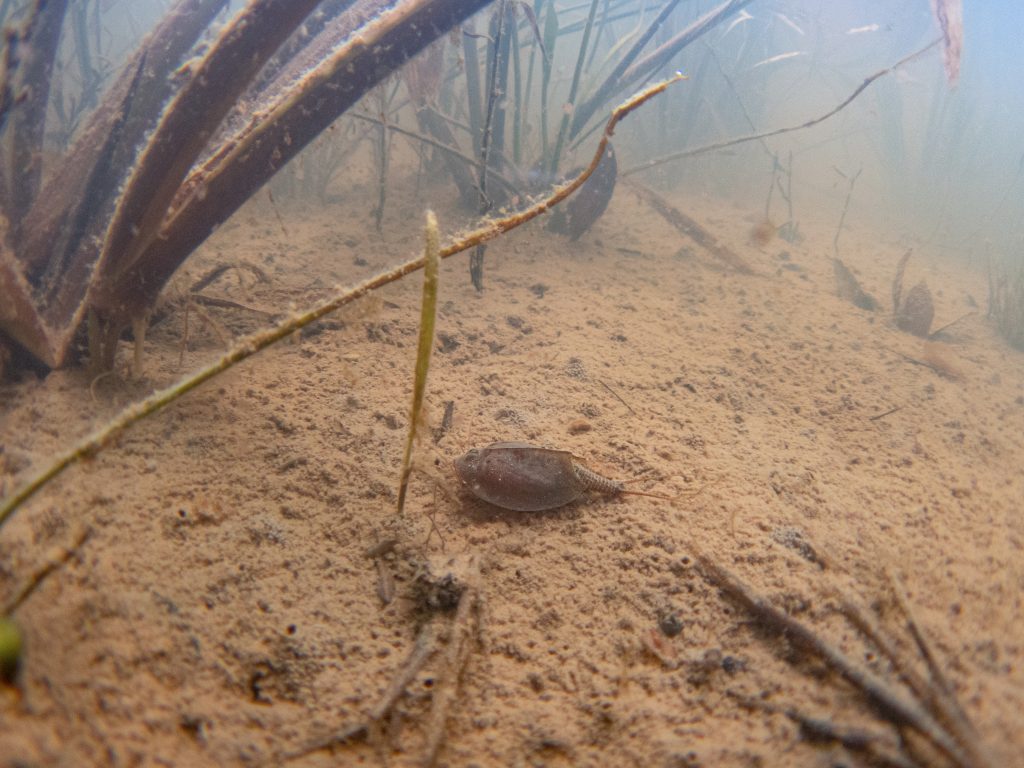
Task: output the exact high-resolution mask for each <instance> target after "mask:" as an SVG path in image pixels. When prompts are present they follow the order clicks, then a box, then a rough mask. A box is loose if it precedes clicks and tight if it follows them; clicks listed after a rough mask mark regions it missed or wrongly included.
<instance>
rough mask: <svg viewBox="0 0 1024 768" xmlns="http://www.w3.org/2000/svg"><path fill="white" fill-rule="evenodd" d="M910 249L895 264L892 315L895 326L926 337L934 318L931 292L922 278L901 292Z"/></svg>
mask: <svg viewBox="0 0 1024 768" xmlns="http://www.w3.org/2000/svg"><path fill="white" fill-rule="evenodd" d="M912 253H913V251H912V250H908V251H907V252H906V253H905V254H903V256H902V257H901V258H900V260H899V263H898V264H897V265H896V276H895V277H894V278H893V281H892V315H893V320H894V321H895V322H896V327H897V328H899V329H900V330H901V331H906V332H907V333H912V334H914V335H915V336H921V337H927V336H928V332H929V331H930V330H931V327H932V320H933V319H934V318H935V306H934V305H933V303H932V292H931V291H930V290H929V289H928V284H927V283H925V281H924V280H921V281H920V282H918V283H917V284H916V285H915V286H914V287H913V288H911V289H910V290H909V291H907V293H906V294H904V293H903V273H904V271H905V270H906V268H907V262H908V261H909V260H910V256H911V254H912Z"/></svg>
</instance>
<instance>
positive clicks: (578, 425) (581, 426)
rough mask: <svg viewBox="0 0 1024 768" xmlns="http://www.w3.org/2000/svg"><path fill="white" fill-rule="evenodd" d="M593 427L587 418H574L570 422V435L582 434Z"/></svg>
mask: <svg viewBox="0 0 1024 768" xmlns="http://www.w3.org/2000/svg"><path fill="white" fill-rule="evenodd" d="M591 429H593V427H592V426H591V424H590V422H589V421H587V420H586V419H574V420H573V421H570V422H569V434H570V435H582V434H583V433H584V432H589V431H590V430H591Z"/></svg>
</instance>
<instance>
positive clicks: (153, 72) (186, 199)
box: [0, 0, 485, 370]
mask: <svg viewBox="0 0 1024 768" xmlns="http://www.w3.org/2000/svg"><path fill="white" fill-rule="evenodd" d="M224 5H225V3H224V0H195V1H194V2H182V3H178V4H177V5H175V6H174V8H173V9H172V10H171V11H169V12H167V14H166V15H165V16H164V17H163V18H162V19H161V20H160V22H159V23H158V24H157V26H156V28H155V29H154V30H153V31H152V32H150V34H149V35H147V36H146V37H145V38H144V39H143V41H142V42H141V44H140V46H139V48H138V50H137V51H136V52H135V53H134V54H133V55H132V56H131V57H130V59H129V61H128V63H127V64H126V65H125V66H124V67H123V69H122V72H121V74H120V75H119V76H118V78H117V79H116V80H115V82H114V83H113V84H112V85H111V86H110V87H109V88H108V89H107V91H106V94H105V95H104V96H103V97H102V100H101V101H100V103H99V105H98V106H97V107H96V109H95V110H94V111H93V112H92V114H91V116H90V117H89V118H88V122H87V124H86V125H85V126H84V128H82V129H81V131H80V132H79V134H78V138H77V140H76V141H75V143H74V145H73V146H72V147H71V148H70V149H69V150H68V153H67V155H66V156H65V157H64V158H63V160H62V162H61V164H60V166H59V167H58V168H57V169H56V171H55V172H54V173H53V174H52V175H51V177H50V178H48V179H46V180H45V183H44V178H43V174H42V168H41V164H40V162H39V158H40V157H41V156H42V154H43V149H44V147H43V142H44V138H45V130H46V125H47V119H46V118H47V108H46V107H47V103H48V102H47V97H48V94H49V85H50V83H51V81H52V76H53V63H54V60H55V57H56V53H57V44H58V40H59V32H60V29H61V28H62V26H63V24H64V19H65V14H66V10H67V4H66V3H40V4H36V5H34V6H33V8H32V9H31V10H30V11H29V13H28V16H27V18H26V19H25V20H24V21H23V23H22V26H21V29H20V31H19V32H18V33H17V34H18V38H17V39H18V42H19V46H18V48H17V51H18V53H19V54H21V58H20V59H19V58H18V56H16V55H12V56H11V57H10V60H9V62H8V66H7V67H6V68H5V70H4V74H3V78H4V81H3V83H2V84H0V93H4V94H8V95H10V94H20V95H19V96H18V97H17V98H13V97H12V98H6V99H3V100H0V128H2V130H3V136H2V137H0V138H2V139H3V142H4V145H5V147H7V148H8V151H5V152H4V153H3V164H4V167H3V169H2V170H3V176H4V178H6V179H15V178H16V179H18V183H17V184H7V185H5V188H4V190H3V192H4V194H3V195H0V213H2V214H3V216H4V218H5V219H6V222H5V224H4V231H3V232H2V233H0V234H2V243H0V296H3V298H4V302H3V303H4V306H5V310H4V311H3V312H2V313H0V330H2V331H3V332H4V333H5V334H6V335H7V336H8V337H9V338H10V339H12V340H13V341H15V342H17V343H18V344H19V345H20V346H21V347H23V348H24V349H25V350H26V351H27V352H28V353H29V354H30V355H31V356H32V357H34V358H35V359H36V360H37V361H38V362H39V363H41V364H43V365H45V366H47V367H50V368H55V367H61V366H64V365H67V364H68V363H69V362H71V361H72V360H73V359H74V356H75V355H74V347H73V341H74V339H75V336H76V334H77V333H78V331H79V329H80V328H82V327H83V326H87V329H88V331H87V332H88V336H89V352H90V358H91V363H92V364H93V366H94V367H95V368H96V369H97V370H101V369H110V368H111V367H112V365H113V360H114V353H115V350H116V348H117V344H118V341H119V340H120V338H121V335H122V332H123V331H124V330H125V329H126V328H127V327H129V326H133V325H134V326H135V328H136V329H137V331H141V329H142V328H144V324H145V322H146V319H147V317H148V314H149V313H150V311H151V310H152V308H153V306H154V303H155V301H156V298H157V296H158V295H159V293H160V291H161V290H162V288H163V286H164V285H165V284H166V282H167V280H168V279H169V278H170V276H171V274H172V273H173V272H174V271H175V270H176V269H177V268H178V266H180V265H181V264H182V262H184V261H185V259H186V258H188V256H189V254H191V253H192V251H194V250H195V248H196V247H198V246H199V245H200V244H201V243H202V242H203V241H204V240H205V239H206V238H207V237H208V236H209V235H210V233H211V232H212V231H213V230H214V229H215V228H216V227H217V226H218V225H219V224H221V223H222V222H224V221H225V220H226V219H227V218H228V217H229V216H230V215H231V214H232V213H234V211H236V210H237V209H238V208H239V207H240V206H241V205H242V204H243V203H244V202H245V201H246V200H248V199H249V198H250V197H251V196H252V195H253V194H254V193H255V192H256V191H257V190H258V189H259V188H260V187H261V186H262V185H263V184H264V183H266V182H267V181H268V180H269V179H270V178H271V177H272V176H273V175H274V174H275V173H276V172H277V171H278V170H279V169H280V168H281V167H283V166H284V165H285V163H287V162H288V160H290V159H291V158H293V157H294V156H295V155H296V154H298V152H299V151H300V150H301V149H302V148H303V147H305V146H306V145H307V144H308V143H309V142H311V141H312V140H313V139H314V138H316V136H317V135H318V134H319V133H320V132H321V131H323V130H324V129H325V128H326V127H327V126H329V125H330V124H331V123H332V122H333V121H334V119H335V118H337V117H338V116H339V115H340V114H342V113H344V112H345V111H346V110H347V109H348V108H349V107H351V106H352V105H353V104H354V103H355V102H356V101H357V100H358V99H359V98H360V97H362V96H363V95H364V94H365V93H367V92H368V91H369V90H370V89H371V88H373V87H374V86H375V85H376V84H377V83H379V82H380V81H381V80H382V79H383V78H384V77H386V76H387V75H388V74H390V73H391V72H393V71H395V70H397V69H398V68H399V67H400V66H402V65H403V64H404V63H405V62H406V61H408V60H409V59H410V58H412V57H413V56H414V55H415V54H417V53H418V52H419V51H420V50H421V49H423V48H424V47H425V46H426V45H428V44H429V43H430V42H432V41H433V40H434V39H436V38H438V37H441V36H442V35H444V34H445V33H446V32H447V31H448V30H449V29H451V28H452V27H453V26H455V25H456V24H458V23H459V22H460V21H462V20H463V19H465V18H467V17H468V16H470V15H472V14H473V13H474V12H475V11H477V10H479V8H481V7H483V5H485V0H470V1H469V2H459V1H458V0H428V2H424V3H412V2H400V3H398V4H396V5H395V6H393V7H392V8H390V9H389V12H388V13H387V14H385V15H377V14H376V13H375V11H374V9H375V8H376V6H375V5H374V3H373V2H372V1H371V0H363V1H362V2H361V3H357V4H356V7H357V9H359V10H360V12H359V13H354V12H348V13H343V11H344V10H345V9H346V8H347V7H348V4H347V3H343V2H332V3H326V4H324V7H323V8H321V10H320V12H319V13H316V14H315V18H314V17H311V14H313V12H314V10H315V9H316V8H317V6H318V5H320V3H319V2H317V0H301V2H287V3H285V2H280V1H279V0H254V1H253V2H251V3H249V4H248V5H247V6H246V7H245V8H244V9H243V10H241V11H239V12H238V13H237V14H236V15H235V16H234V17H233V18H232V19H231V21H230V22H229V23H228V24H226V25H224V26H223V28H221V29H220V30H219V31H218V32H216V33H215V34H214V33H211V32H210V30H211V29H212V25H213V23H214V19H215V17H216V15H217V13H218V12H219V11H220V10H221V9H222V8H223V7H224ZM364 18H365V19H369V21H361V19H364ZM307 22H308V26H307V27H305V28H303V29H300V27H302V25H304V24H306V23H307ZM357 27H358V29H359V34H356V35H352V33H353V32H354V31H355V29H356V28H357ZM206 34H213V39H212V41H211V42H209V43H208V44H207V45H206V47H205V50H204V51H200V49H199V48H198V47H197V46H199V45H200V43H201V42H203V41H202V38H203V36H204V35H206ZM346 39H347V40H348V42H347V43H344V44H339V43H340V42H341V41H344V40H346ZM12 51H13V49H12ZM190 57H191V58H190ZM140 144H141V145H142V149H141V150H139V151H138V152H137V151H136V147H137V146H139V145H140ZM87 321H88V322H87Z"/></svg>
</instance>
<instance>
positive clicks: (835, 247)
mask: <svg viewBox="0 0 1024 768" xmlns="http://www.w3.org/2000/svg"><path fill="white" fill-rule="evenodd" d="M863 170H864V169H863V168H861V169H859V170H858V171H857V172H856V173H855V174H853V176H850V177H849V181H850V186H849V187H847V189H846V202H845V203H844V204H843V212H842V213H841V214H840V215H839V224H838V225H837V226H836V234H835V237H833V238H832V253H833V255H835V257H836V258H837V259H838V258H839V235H840V234H842V231H843V222H845V221H846V212H847V211H848V210H850V198H852V197H853V185H854V184H856V183H857V179H858V177H859V176H860V172H861V171H863ZM789 177H790V179H792V178H793V153H792V152H791V153H790V155H789ZM792 206H793V203H792V202H790V213H789V220H790V221H792V220H793V210H792Z"/></svg>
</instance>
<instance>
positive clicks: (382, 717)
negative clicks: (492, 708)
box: [274, 556, 482, 766]
mask: <svg viewBox="0 0 1024 768" xmlns="http://www.w3.org/2000/svg"><path fill="white" fill-rule="evenodd" d="M479 575H480V571H479V563H478V562H477V560H476V558H475V557H472V556H468V557H451V558H446V557H441V556H438V557H435V558H433V559H431V561H430V562H429V563H428V564H427V565H425V566H424V567H423V569H422V571H421V573H420V575H419V577H418V579H417V581H418V582H419V587H418V588H419V589H420V590H421V592H420V595H419V598H418V600H417V602H418V604H419V606H420V608H421V609H422V610H423V611H425V615H426V616H427V621H426V623H424V625H423V628H422V629H421V630H420V633H419V635H418V636H417V638H416V643H415V645H414V646H413V648H412V650H411V651H410V652H409V655H408V657H407V658H406V660H405V662H404V663H403V664H402V666H401V668H400V669H399V670H398V671H397V672H396V673H395V676H394V677H393V678H392V680H391V682H390V684H389V685H388V687H387V689H386V690H385V692H384V695H383V696H382V697H381V699H380V701H379V702H378V703H377V705H376V706H374V707H373V708H372V709H371V710H370V711H369V713H367V717H366V719H365V720H363V721H361V722H357V723H353V724H350V725H347V726H343V727H342V728H339V729H338V730H337V731H335V732H333V733H329V734H326V735H323V736H320V737H319V738H315V739H313V740H311V741H310V742H309V743H307V744H306V745H304V746H302V747H300V748H299V749H297V750H295V751H292V752H287V753H285V754H283V755H281V756H280V759H279V760H278V761H277V762H275V763H274V764H275V765H276V764H280V763H282V762H291V761H293V760H297V759H299V758H303V757H306V756H307V755H311V754H313V753H314V752H320V751H330V752H334V751H335V750H337V749H340V748H343V747H345V746H347V745H350V744H354V743H357V742H362V741H368V740H369V741H374V742H377V743H380V742H381V741H386V740H387V738H388V728H387V726H388V723H389V721H391V720H392V718H393V717H394V716H395V715H396V714H397V713H396V710H397V709H398V706H399V704H400V703H401V701H402V699H403V696H404V694H405V692H406V689H407V688H408V686H409V685H410V684H411V683H412V682H413V680H415V679H416V677H417V676H418V675H419V674H420V672H421V671H423V670H424V669H425V668H426V667H427V665H428V663H429V662H430V661H431V659H432V658H433V657H434V656H435V654H437V653H438V652H439V651H440V652H441V654H440V658H439V661H438V662H437V665H436V669H434V670H433V675H432V677H433V678H434V680H435V684H434V686H433V692H432V694H431V704H430V710H429V712H428V713H427V715H426V722H425V724H424V747H423V757H422V759H421V760H420V761H419V762H420V764H421V765H425V766H432V765H434V764H435V763H436V761H437V757H438V755H439V753H440V751H441V748H442V747H443V746H444V740H445V734H446V731H447V723H448V719H449V716H450V715H451V711H452V709H453V708H454V706H455V703H456V701H455V700H456V695H457V693H458V687H459V681H460V679H461V677H462V673H463V670H464V669H465V667H466V664H467V663H468V661H469V658H470V655H471V653H472V651H473V648H474V647H475V646H476V642H475V641H476V640H477V639H478V638H479V635H480V632H481V622H482V617H481V613H482V611H481V597H480V591H479ZM427 595H432V597H427ZM440 595H443V597H439V596H440ZM424 598H425V599H424ZM449 617H451V618H450V619H449ZM392 746H394V745H392Z"/></svg>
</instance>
